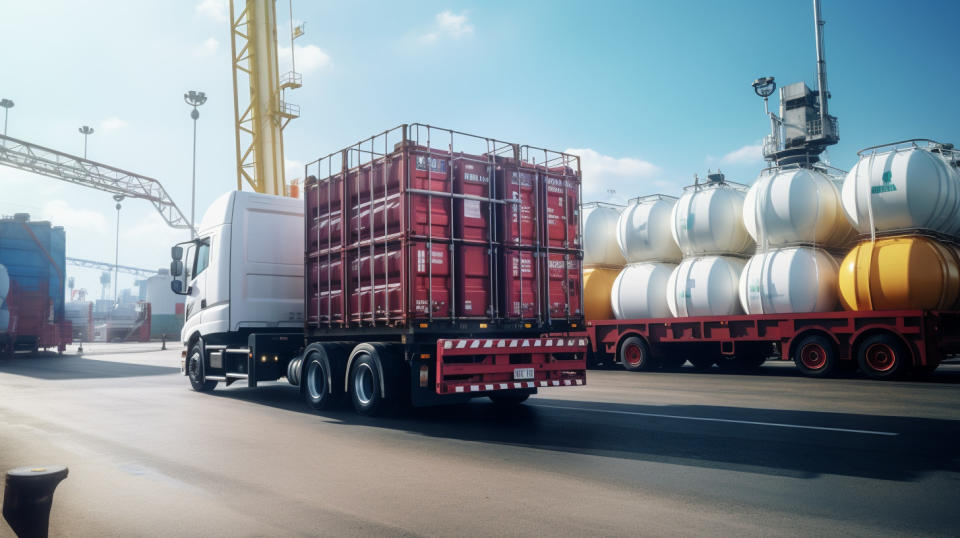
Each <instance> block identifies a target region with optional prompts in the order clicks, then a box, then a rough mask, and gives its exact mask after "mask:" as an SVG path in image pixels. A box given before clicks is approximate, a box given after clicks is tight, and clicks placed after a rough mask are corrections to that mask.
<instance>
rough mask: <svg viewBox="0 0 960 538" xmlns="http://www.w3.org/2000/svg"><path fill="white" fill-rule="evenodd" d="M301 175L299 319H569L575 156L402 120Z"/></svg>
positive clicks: (459, 322)
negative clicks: (303, 302)
mask: <svg viewBox="0 0 960 538" xmlns="http://www.w3.org/2000/svg"><path fill="white" fill-rule="evenodd" d="M307 176H308V179H307V181H306V183H305V197H306V211H307V213H306V219H305V221H306V248H307V253H306V258H307V259H306V261H307V271H308V274H307V278H306V279H305V280H306V286H307V289H306V296H307V298H308V305H307V306H308V312H307V315H308V321H307V323H308V329H309V328H315V329H322V328H326V327H369V326H396V327H403V326H414V327H420V328H425V327H433V326H438V325H444V326H453V327H477V328H486V327H490V328H493V327H495V326H497V327H517V328H527V329H544V330H566V329H568V328H574V329H575V328H578V327H582V325H581V323H582V317H583V314H582V311H583V308H582V304H581V303H582V301H581V297H580V286H581V283H580V280H581V268H580V265H581V264H580V259H581V258H582V252H581V245H580V236H579V225H578V224H579V206H580V170H579V161H578V159H577V157H576V156H573V155H567V154H563V153H559V152H555V151H549V150H543V149H539V148H533V147H530V146H519V145H517V144H509V143H505V142H501V141H497V140H494V139H490V138H482V137H475V136H472V135H466V134H463V133H459V132H456V131H450V130H446V129H439V128H436V127H430V126H426V125H420V124H412V125H409V126H407V125H404V126H400V127H397V128H395V129H392V130H390V131H386V132H384V133H381V134H379V135H376V136H374V137H371V138H369V139H367V140H365V141H362V142H360V143H357V144H355V145H353V146H350V147H348V148H346V149H344V150H341V151H339V152H336V153H333V154H330V155H328V156H326V157H323V158H321V159H318V160H317V161H314V162H313V163H310V164H309V165H307Z"/></svg>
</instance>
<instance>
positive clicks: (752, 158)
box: [720, 143, 763, 164]
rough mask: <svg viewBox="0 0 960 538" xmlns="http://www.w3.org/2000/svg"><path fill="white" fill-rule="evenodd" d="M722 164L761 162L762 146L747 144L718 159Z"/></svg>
mask: <svg viewBox="0 0 960 538" xmlns="http://www.w3.org/2000/svg"><path fill="white" fill-rule="evenodd" d="M720 162H722V163H724V164H754V163H760V162H763V145H761V144H760V143H757V144H749V145H746V146H743V147H741V148H738V149H735V150H733V151H731V152H730V153H727V154H726V155H724V156H723V157H721V158H720Z"/></svg>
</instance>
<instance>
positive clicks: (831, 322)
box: [586, 310, 960, 379]
mask: <svg viewBox="0 0 960 538" xmlns="http://www.w3.org/2000/svg"><path fill="white" fill-rule="evenodd" d="M586 331H587V336H588V338H589V342H590V349H589V354H590V357H591V362H595V363H607V364H609V363H611V362H619V363H620V364H622V365H623V367H624V368H625V369H627V370H631V371H639V370H650V369H654V368H657V367H663V368H666V369H674V368H679V367H680V366H682V365H683V364H684V362H685V361H687V360H689V361H690V362H691V363H692V364H693V365H694V366H695V367H698V368H707V367H710V366H712V365H713V364H717V365H719V366H720V367H723V368H738V369H742V370H748V369H750V368H755V367H757V366H759V365H760V364H762V363H763V362H764V361H765V360H767V359H768V358H771V357H775V358H778V359H781V360H792V361H793V362H794V363H795V364H796V366H797V368H799V369H800V371H801V372H803V373H804V374H805V375H808V376H813V377H826V376H829V375H831V374H833V373H835V372H837V371H840V370H854V369H856V368H859V369H860V370H861V371H862V372H863V373H864V374H865V375H866V376H868V377H871V378H874V379H895V378H898V377H902V376H903V375H905V374H907V373H909V372H911V371H915V372H931V371H933V370H934V369H936V368H937V366H938V365H939V364H940V362H941V361H942V360H943V359H944V357H946V356H947V355H951V354H956V353H960V312H955V311H924V310H896V311H864V312H820V313H810V314H766V315H743V316H704V317H688V318H658V319H633V320H594V321H587V322H586Z"/></svg>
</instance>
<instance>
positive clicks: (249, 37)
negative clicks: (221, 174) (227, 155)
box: [230, 0, 303, 196]
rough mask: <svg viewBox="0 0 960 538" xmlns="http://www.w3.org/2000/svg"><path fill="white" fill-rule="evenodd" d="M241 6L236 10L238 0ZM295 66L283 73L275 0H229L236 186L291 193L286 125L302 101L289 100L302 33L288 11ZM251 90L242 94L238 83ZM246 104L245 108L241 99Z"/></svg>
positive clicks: (296, 114)
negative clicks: (296, 45)
mask: <svg viewBox="0 0 960 538" xmlns="http://www.w3.org/2000/svg"><path fill="white" fill-rule="evenodd" d="M241 3H242V4H243V8H242V9H240V10H239V11H238V10H237V5H238V4H241ZM290 21H291V22H290V55H291V70H290V72H288V73H286V74H284V76H283V78H280V76H279V67H278V65H277V9H276V0H246V1H245V2H244V0H230V50H231V53H232V64H233V112H234V119H235V121H236V142H237V189H238V190H243V183H244V181H246V183H247V184H248V185H250V187H251V188H252V189H253V190H254V191H255V192H260V193H265V194H275V195H279V196H286V195H287V185H286V181H285V179H284V160H283V129H284V127H286V126H287V124H288V123H290V120H292V119H294V118H297V117H299V116H300V107H299V106H297V105H293V104H290V103H288V102H286V99H285V94H286V90H293V89H296V88H299V87H300V86H301V85H302V78H301V76H300V74H299V73H297V72H296V70H295V69H294V64H293V61H292V58H293V41H294V39H296V38H297V37H299V36H300V35H302V34H303V29H302V26H298V27H296V28H294V26H293V13H292V6H291V14H290ZM244 79H245V80H246V81H247V83H248V84H247V86H248V88H249V92H246V94H247V95H248V96H249V98H247V99H242V100H241V91H240V84H241V83H242V81H243V80H244ZM242 103H245V106H243V107H242V108H241V104H242Z"/></svg>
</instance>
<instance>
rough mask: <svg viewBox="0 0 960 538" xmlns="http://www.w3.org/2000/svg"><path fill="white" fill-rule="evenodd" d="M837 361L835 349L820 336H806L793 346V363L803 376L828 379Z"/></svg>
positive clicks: (830, 342)
mask: <svg viewBox="0 0 960 538" xmlns="http://www.w3.org/2000/svg"><path fill="white" fill-rule="evenodd" d="M837 361H838V359H837V347H836V346H834V345H833V342H832V341H831V340H830V339H829V338H827V337H826V336H823V335H822V334H808V335H807V336H804V337H802V338H800V340H798V341H797V343H796V344H793V363H794V364H796V365H797V369H798V370H800V372H802V373H803V375H806V376H810V377H829V376H831V375H833V372H834V370H836V368H837Z"/></svg>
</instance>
